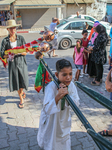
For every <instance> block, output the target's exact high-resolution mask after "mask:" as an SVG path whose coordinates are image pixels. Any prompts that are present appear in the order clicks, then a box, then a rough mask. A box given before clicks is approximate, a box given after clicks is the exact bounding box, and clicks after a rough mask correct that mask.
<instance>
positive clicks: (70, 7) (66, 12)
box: [62, 4, 86, 18]
mask: <svg viewBox="0 0 112 150" xmlns="http://www.w3.org/2000/svg"><path fill="white" fill-rule="evenodd" d="M77 11H79V13H80V14H86V4H79V5H76V4H66V7H65V8H63V9H62V14H63V18H66V17H68V16H70V15H73V14H76V12H77Z"/></svg>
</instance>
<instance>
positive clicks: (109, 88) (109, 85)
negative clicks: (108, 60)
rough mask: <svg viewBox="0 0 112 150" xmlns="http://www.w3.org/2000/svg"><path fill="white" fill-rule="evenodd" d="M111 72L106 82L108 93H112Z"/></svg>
mask: <svg viewBox="0 0 112 150" xmlns="http://www.w3.org/2000/svg"><path fill="white" fill-rule="evenodd" d="M111 71H112V69H111V70H110V71H109V73H108V75H107V78H106V81H105V87H106V90H107V91H108V92H112V83H111Z"/></svg>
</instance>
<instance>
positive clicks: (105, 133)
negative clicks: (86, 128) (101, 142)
mask: <svg viewBox="0 0 112 150" xmlns="http://www.w3.org/2000/svg"><path fill="white" fill-rule="evenodd" d="M98 133H99V134H100V135H102V136H112V135H110V134H109V133H108V130H103V131H100V132H98Z"/></svg>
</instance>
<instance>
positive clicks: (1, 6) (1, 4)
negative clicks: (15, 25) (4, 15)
mask: <svg viewBox="0 0 112 150" xmlns="http://www.w3.org/2000/svg"><path fill="white" fill-rule="evenodd" d="M14 1H15V0H2V1H0V10H10V4H11V3H13V2H14Z"/></svg>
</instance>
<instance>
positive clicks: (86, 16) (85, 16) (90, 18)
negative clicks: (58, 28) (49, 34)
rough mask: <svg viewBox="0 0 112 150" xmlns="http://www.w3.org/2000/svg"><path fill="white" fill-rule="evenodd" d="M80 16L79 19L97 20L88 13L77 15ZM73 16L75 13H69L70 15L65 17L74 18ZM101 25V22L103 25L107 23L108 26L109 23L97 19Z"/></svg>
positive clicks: (75, 16)
mask: <svg viewBox="0 0 112 150" xmlns="http://www.w3.org/2000/svg"><path fill="white" fill-rule="evenodd" d="M79 16H80V18H81V19H86V20H91V21H93V22H95V21H98V20H97V19H95V18H94V17H92V16H89V15H82V14H81V15H79ZM75 18H77V15H70V16H68V17H66V18H65V19H75ZM99 22H100V23H101V24H102V25H103V24H105V25H107V26H110V23H108V22H105V21H99Z"/></svg>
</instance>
